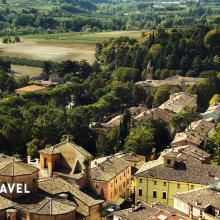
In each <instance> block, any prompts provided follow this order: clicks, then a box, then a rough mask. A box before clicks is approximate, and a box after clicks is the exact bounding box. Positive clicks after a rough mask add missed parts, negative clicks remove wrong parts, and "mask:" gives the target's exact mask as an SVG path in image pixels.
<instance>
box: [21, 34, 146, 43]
mask: <svg viewBox="0 0 220 220" xmlns="http://www.w3.org/2000/svg"><path fill="white" fill-rule="evenodd" d="M141 32H142V31H111V32H97V33H92V32H70V33H59V34H44V35H26V36H23V37H22V39H24V40H31V41H34V42H37V43H56V44H57V43H61V44H92V45H94V44H96V43H98V42H101V41H106V40H109V39H111V38H116V37H120V36H124V37H132V38H136V39H139V38H140V37H141Z"/></svg>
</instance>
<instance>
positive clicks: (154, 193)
mask: <svg viewBox="0 0 220 220" xmlns="http://www.w3.org/2000/svg"><path fill="white" fill-rule="evenodd" d="M153 198H157V191H155V190H154V191H153Z"/></svg>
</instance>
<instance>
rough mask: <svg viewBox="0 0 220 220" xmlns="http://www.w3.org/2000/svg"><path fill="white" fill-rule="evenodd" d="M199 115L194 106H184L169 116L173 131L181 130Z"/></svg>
mask: <svg viewBox="0 0 220 220" xmlns="http://www.w3.org/2000/svg"><path fill="white" fill-rule="evenodd" d="M198 117H199V115H198V113H197V112H196V108H195V107H190V106H186V107H184V108H183V110H182V111H181V112H179V113H177V114H175V115H172V116H171V117H170V118H169V121H170V124H171V125H172V127H173V129H174V131H175V132H181V131H184V130H185V129H186V127H187V126H188V125H189V124H190V123H191V122H192V121H195V120H197V119H198Z"/></svg>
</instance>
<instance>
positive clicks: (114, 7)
mask: <svg viewBox="0 0 220 220" xmlns="http://www.w3.org/2000/svg"><path fill="white" fill-rule="evenodd" d="M219 13H220V5H219V3H217V2H216V3H214V2H208V3H207V2H202V1H200V2H199V3H196V2H193V1H191V2H189V1H187V2H179V3H178V2H177V3H172V2H171V3H166V2H163V1H153V2H148V1H147V2H146V1H139V0H133V1H132V2H131V1H120V2H119V1H117V2H115V1H112V0H108V1H99V0H61V1H55V0H54V1H47V0H34V1H25V0H22V1H16V0H2V4H1V7H0V27H1V30H0V35H2V36H3V35H4V36H11V35H24V34H36V33H40V34H41V33H57V32H67V31H107V30H135V29H156V28H171V27H187V26H196V25H201V24H202V25H213V26H216V25H219V24H220V16H219Z"/></svg>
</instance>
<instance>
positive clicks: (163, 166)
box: [135, 151, 220, 206]
mask: <svg viewBox="0 0 220 220" xmlns="http://www.w3.org/2000/svg"><path fill="white" fill-rule="evenodd" d="M180 158H181V157H180V153H177V152H174V151H171V152H169V153H167V154H165V155H163V156H161V157H160V158H159V159H157V160H155V161H150V162H148V163H146V164H144V165H143V166H142V167H141V168H140V169H139V170H138V172H137V173H136V174H135V184H136V190H135V200H136V202H137V201H142V202H145V203H153V202H160V203H161V204H168V205H170V206H173V195H174V194H176V193H177V192H186V191H189V190H192V189H196V188H201V187H203V186H205V185H209V184H212V183H213V182H214V181H215V179H216V178H220V166H212V165H208V164H202V163H195V162H190V161H187V160H186V161H183V160H181V159H180Z"/></svg>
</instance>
